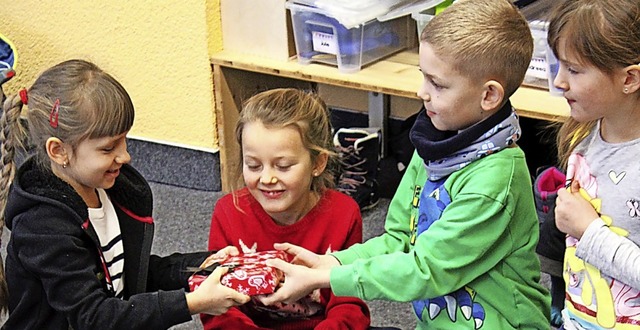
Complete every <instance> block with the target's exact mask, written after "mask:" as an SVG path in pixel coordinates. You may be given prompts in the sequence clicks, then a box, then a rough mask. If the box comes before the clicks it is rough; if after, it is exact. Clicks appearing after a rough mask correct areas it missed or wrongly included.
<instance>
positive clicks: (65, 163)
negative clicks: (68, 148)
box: [62, 160, 69, 168]
mask: <svg viewBox="0 0 640 330" xmlns="http://www.w3.org/2000/svg"><path fill="white" fill-rule="evenodd" d="M67 166H69V162H67V161H66V160H65V161H64V163H62V168H67Z"/></svg>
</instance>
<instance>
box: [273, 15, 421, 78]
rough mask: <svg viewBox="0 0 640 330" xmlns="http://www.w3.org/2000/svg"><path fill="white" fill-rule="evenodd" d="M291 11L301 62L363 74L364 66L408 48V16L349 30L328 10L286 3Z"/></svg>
mask: <svg viewBox="0 0 640 330" xmlns="http://www.w3.org/2000/svg"><path fill="white" fill-rule="evenodd" d="M285 6H286V7H287V8H288V9H289V10H290V11H291V20H292V23H293V32H294V39H295V44H296V52H297V57H298V62H299V63H300V64H309V63H311V62H319V63H326V64H332V65H337V66H338V70H339V71H340V72H344V73H353V72H357V71H360V69H361V68H362V66H364V65H366V64H369V63H371V62H374V61H376V60H379V59H381V58H383V57H385V56H388V55H391V54H393V53H395V52H398V51H401V50H403V49H405V48H407V47H408V46H409V40H413V39H409V38H408V37H409V29H410V28H411V29H413V27H411V26H410V25H409V24H408V21H407V19H406V17H399V18H396V19H392V20H388V21H379V20H377V19H373V20H370V21H367V22H363V23H362V24H359V25H358V26H355V27H352V28H346V27H345V26H344V25H342V24H340V22H338V20H337V19H335V18H333V17H331V16H328V15H327V14H326V11H323V10H322V9H319V8H315V7H312V6H306V5H302V4H297V3H292V2H287V3H286V4H285Z"/></svg>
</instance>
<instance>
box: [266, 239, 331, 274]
mask: <svg viewBox="0 0 640 330" xmlns="http://www.w3.org/2000/svg"><path fill="white" fill-rule="evenodd" d="M273 247H274V248H275V249H276V250H281V251H285V252H287V253H289V254H291V255H293V256H294V258H293V260H292V261H291V263H292V264H297V265H304V266H307V267H309V268H313V269H330V268H333V267H335V266H340V263H339V262H338V259H336V258H334V257H333V256H330V255H326V254H325V255H319V254H315V253H313V252H311V251H309V250H307V249H305V248H303V247H300V246H297V245H293V244H290V243H276V244H274V245H273Z"/></svg>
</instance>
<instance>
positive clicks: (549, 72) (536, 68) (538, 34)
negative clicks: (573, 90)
mask: <svg viewBox="0 0 640 330" xmlns="http://www.w3.org/2000/svg"><path fill="white" fill-rule="evenodd" d="M547 26H548V22H546V21H541V20H534V21H530V22H529V28H530V29H531V35H532V36H533V56H532V57H531V63H530V64H529V68H528V69H527V73H526V74H525V77H524V82H525V83H527V84H529V85H534V86H539V87H543V88H548V89H549V92H551V93H552V94H562V91H561V90H559V89H557V88H555V87H554V86H553V80H554V79H555V77H556V75H557V74H558V60H557V59H556V58H555V56H554V55H553V51H552V50H551V48H549V44H548V43H547Z"/></svg>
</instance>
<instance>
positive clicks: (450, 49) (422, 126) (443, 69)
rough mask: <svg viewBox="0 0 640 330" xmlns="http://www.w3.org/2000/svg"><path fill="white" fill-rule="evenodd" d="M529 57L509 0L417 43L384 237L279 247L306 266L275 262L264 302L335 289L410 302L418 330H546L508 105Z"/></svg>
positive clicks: (454, 14) (491, 1) (439, 21)
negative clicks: (408, 149)
mask: <svg viewBox="0 0 640 330" xmlns="http://www.w3.org/2000/svg"><path fill="white" fill-rule="evenodd" d="M532 50H533V41H532V37H531V33H530V30H529V28H528V25H527V22H526V20H525V19H524V17H523V16H522V15H521V14H520V13H519V11H518V10H517V8H515V7H514V6H513V5H512V4H511V2H509V1H508V0H460V1H456V2H455V3H454V4H453V5H452V6H450V7H449V8H447V9H446V10H444V11H443V12H442V13H441V14H439V15H437V16H435V17H434V18H433V19H432V20H431V22H429V23H428V24H427V26H426V27H425V29H424V31H422V34H421V36H420V50H419V52H420V55H419V64H420V71H421V72H422V74H423V84H422V86H421V87H420V90H419V91H418V96H419V97H420V98H421V99H422V100H423V103H424V107H423V109H422V110H421V113H420V114H419V116H418V119H417V121H416V124H415V125H414V127H413V128H412V130H411V133H410V137H411V141H412V143H413V144H414V146H415V147H416V153H415V154H414V155H413V159H412V160H411V163H410V165H409V167H408V168H407V171H406V173H405V175H404V177H403V179H402V181H401V183H400V186H399V187H398V190H397V192H396V194H395V196H394V197H393V200H392V201H391V204H390V206H389V211H388V214H387V218H386V224H385V233H383V234H382V235H380V236H378V237H374V238H372V239H370V240H368V241H367V242H365V243H362V244H357V245H354V246H352V247H350V248H349V249H347V250H344V251H340V252H335V253H333V254H331V255H316V254H313V253H311V252H309V251H307V250H304V249H302V248H300V247H297V246H294V245H291V244H277V245H276V248H277V249H281V250H285V251H287V252H289V253H291V254H294V255H296V263H299V264H302V265H292V264H287V263H285V262H279V261H276V260H273V261H270V264H272V265H274V266H276V267H277V268H280V269H281V270H283V271H284V272H285V274H286V275H285V278H286V281H285V283H284V286H283V287H281V288H280V289H279V290H278V291H276V293H274V294H273V295H271V296H269V297H266V298H264V299H263V302H264V303H265V304H271V303H274V302H276V301H284V302H288V301H295V300H297V299H298V298H300V297H301V296H304V295H305V294H307V293H309V292H311V291H312V290H313V289H315V288H324V287H330V288H332V289H333V291H334V293H335V294H336V295H338V296H353V297H358V298H361V299H364V300H376V299H384V300H393V301H407V302H411V303H412V305H413V308H414V311H415V314H416V316H417V318H418V323H417V324H418V328H419V329H491V330H493V329H548V328H549V312H550V311H549V308H550V307H549V304H550V298H549V294H548V292H547V290H546V289H545V288H543V287H542V286H541V285H540V284H539V279H540V265H539V261H538V258H537V257H536V254H535V248H536V244H537V241H538V219H537V216H536V212H535V206H534V201H533V194H532V190H531V179H530V174H529V171H528V168H527V165H526V161H525V156H524V153H523V151H522V150H521V149H520V148H519V147H518V146H517V145H516V141H517V140H518V138H519V137H520V132H521V130H520V125H519V123H518V116H517V115H516V113H515V111H514V109H513V108H512V106H511V103H510V102H509V97H510V96H511V95H512V94H513V93H514V92H515V90H516V89H517V88H518V87H519V86H520V84H521V83H522V80H523V78H524V74H525V72H526V70H527V67H528V65H529V62H530V59H531V53H532ZM303 265H304V266H303ZM305 266H306V267H305Z"/></svg>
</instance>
